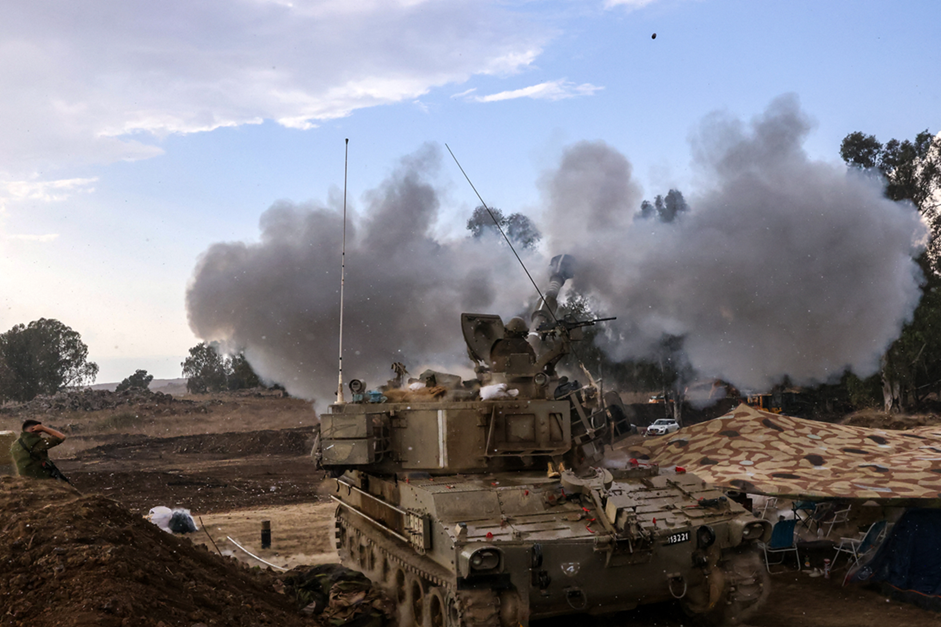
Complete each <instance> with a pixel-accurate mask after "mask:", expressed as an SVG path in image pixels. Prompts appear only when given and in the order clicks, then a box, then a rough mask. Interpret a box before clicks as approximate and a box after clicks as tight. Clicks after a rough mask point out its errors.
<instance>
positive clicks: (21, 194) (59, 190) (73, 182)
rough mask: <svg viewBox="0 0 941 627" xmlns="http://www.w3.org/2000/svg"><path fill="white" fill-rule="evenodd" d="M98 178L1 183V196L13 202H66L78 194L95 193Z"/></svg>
mask: <svg viewBox="0 0 941 627" xmlns="http://www.w3.org/2000/svg"><path fill="white" fill-rule="evenodd" d="M97 180H98V179H97V178H84V179H83V178H76V179H60V180H58V181H40V180H36V179H32V180H27V181H0V194H2V195H3V196H5V197H6V198H9V199H11V200H41V201H45V202H55V201H60V200H66V199H67V198H69V197H70V196H72V195H73V194H76V193H89V192H93V191H95V188H94V187H92V184H94V183H95V182H96V181H97Z"/></svg>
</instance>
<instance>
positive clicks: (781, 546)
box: [758, 518, 801, 573]
mask: <svg viewBox="0 0 941 627" xmlns="http://www.w3.org/2000/svg"><path fill="white" fill-rule="evenodd" d="M796 524H797V520H795V519H793V518H790V519H788V520H780V521H778V522H776V523H775V524H774V527H773V528H772V529H771V539H770V540H768V543H767V544H765V543H764V542H759V543H758V546H760V547H761V550H762V551H764V554H765V568H767V569H768V572H769V573H770V572H771V565H772V564H783V563H784V558H785V557H787V554H788V553H790V552H791V551H793V552H794V559H795V560H796V561H797V570H800V569H801V557H800V553H798V552H797V542H796V541H795V534H794V525H796ZM776 553H781V559H780V560H779V561H777V562H771V561H769V560H768V554H772V555H773V554H776Z"/></svg>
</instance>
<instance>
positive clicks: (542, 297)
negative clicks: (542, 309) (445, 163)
mask: <svg viewBox="0 0 941 627" xmlns="http://www.w3.org/2000/svg"><path fill="white" fill-rule="evenodd" d="M444 147H445V148H447V149H448V152H450V153H451V158H452V159H454V163H456V164H457V168H458V169H459V170H460V171H461V174H463V175H464V178H465V179H467V183H468V184H469V185H470V186H471V189H472V190H474V193H475V194H477V198H478V199H480V204H481V205H483V207H484V209H486V210H487V213H488V214H490V219H491V220H493V224H494V226H496V227H497V230H498V231H500V235H502V236H503V239H505V240H506V243H507V246H509V247H510V250H512V251H513V255H514V256H515V257H516V260H517V261H518V262H520V266H522V267H523V272H525V273H526V276H527V277H528V278H529V282H530V283H532V284H533V289H535V290H536V293H537V294H539V301H540V302H543V303H544V302H546V297H545V296H543V295H542V291H541V290H540V289H539V286H538V285H536V281H534V280H533V276H532V275H531V274H530V273H529V270H528V269H527V268H526V264H525V263H523V260H522V259H520V256H519V253H517V252H516V248H515V247H514V246H513V242H511V241H510V238H509V237H508V236H507V234H506V232H504V230H503V227H502V226H500V221H499V220H497V216H495V215H493V211H491V210H490V207H489V206H487V203H485V202H484V199H483V197H481V195H480V192H478V191H477V188H476V187H474V183H473V182H472V181H471V180H470V177H469V176H467V172H465V171H464V168H462V167H461V162H460V161H458V160H457V157H455V156H454V152H453V151H452V150H451V147H450V146H448V145H447V144H445V145H444ZM549 313H550V314H551V315H552V317H553V318H555V312H553V311H550V312H549ZM555 321H556V322H558V319H556V320H555Z"/></svg>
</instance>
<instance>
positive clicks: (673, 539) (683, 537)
mask: <svg viewBox="0 0 941 627" xmlns="http://www.w3.org/2000/svg"><path fill="white" fill-rule="evenodd" d="M680 542H689V531H680V532H679V533H674V534H672V535H671V536H669V537H668V538H667V544H679V543H680Z"/></svg>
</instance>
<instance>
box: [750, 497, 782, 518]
mask: <svg viewBox="0 0 941 627" xmlns="http://www.w3.org/2000/svg"><path fill="white" fill-rule="evenodd" d="M777 510H778V498H777V497H776V496H766V497H765V500H764V502H763V503H762V504H761V509H759V510H757V511H754V512H753V513H754V514H755V516H757V517H758V518H764V517H765V516H767V515H768V512H769V511H771V512H772V513H773V512H776V511H777Z"/></svg>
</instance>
